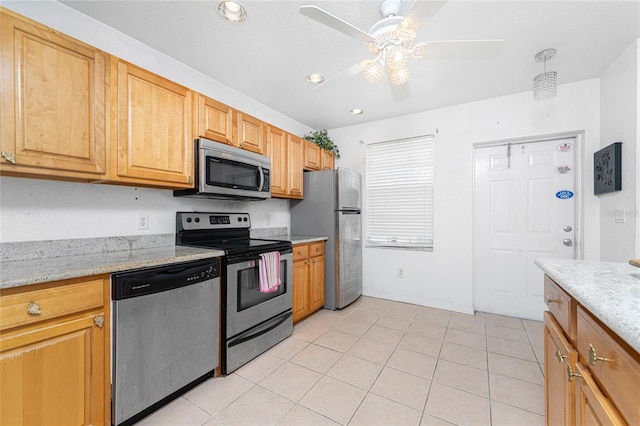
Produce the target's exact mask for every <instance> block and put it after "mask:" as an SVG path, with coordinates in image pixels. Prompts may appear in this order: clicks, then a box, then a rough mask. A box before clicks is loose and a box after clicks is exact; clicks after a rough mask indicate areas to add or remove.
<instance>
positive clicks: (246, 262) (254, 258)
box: [227, 248, 293, 269]
mask: <svg viewBox="0 0 640 426" xmlns="http://www.w3.org/2000/svg"><path fill="white" fill-rule="evenodd" d="M277 251H279V252H280V259H281V260H287V259H289V257H291V256H292V255H291V253H293V250H292V249H290V248H288V249H284V250H277ZM259 260H260V254H259V253H256V254H254V253H251V254H240V255H234V256H227V265H228V266H231V265H238V264H239V263H242V264H243V265H242V266H241V267H240V268H239V269H245V268H253V267H255V266H257V265H258V263H257V262H258V261H259Z"/></svg>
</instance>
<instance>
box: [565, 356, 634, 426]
mask: <svg viewBox="0 0 640 426" xmlns="http://www.w3.org/2000/svg"><path fill="white" fill-rule="evenodd" d="M575 373H576V374H578V375H579V377H576V380H577V385H576V424H577V425H580V426H583V425H624V424H627V423H626V422H625V421H624V420H623V419H622V417H620V415H619V414H618V412H617V411H616V409H615V408H614V406H613V405H612V404H611V402H610V401H609V400H608V399H607V397H606V396H604V395H603V394H602V392H601V391H600V389H598V385H597V384H596V382H595V381H594V380H593V377H592V376H591V373H589V370H588V369H587V368H586V367H585V366H583V365H582V364H580V363H578V364H576V368H575ZM636 396H637V395H636Z"/></svg>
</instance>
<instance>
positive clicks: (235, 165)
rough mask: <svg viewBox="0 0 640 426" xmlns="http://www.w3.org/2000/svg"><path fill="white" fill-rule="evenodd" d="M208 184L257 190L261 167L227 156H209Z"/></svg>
mask: <svg viewBox="0 0 640 426" xmlns="http://www.w3.org/2000/svg"><path fill="white" fill-rule="evenodd" d="M206 179H207V185H210V186H221V187H225V188H236V189H246V190H251V191H257V190H258V189H259V188H260V168H259V167H258V166H253V165H250V164H245V163H240V162H238V161H233V160H228V159H225V158H217V157H207V175H206Z"/></svg>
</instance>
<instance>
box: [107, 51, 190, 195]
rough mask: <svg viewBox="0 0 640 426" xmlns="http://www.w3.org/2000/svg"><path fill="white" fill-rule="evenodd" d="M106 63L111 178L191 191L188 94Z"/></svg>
mask: <svg viewBox="0 0 640 426" xmlns="http://www.w3.org/2000/svg"><path fill="white" fill-rule="evenodd" d="M111 62H112V71H111V72H112V76H111V77H112V99H113V108H114V110H115V112H114V114H113V115H114V116H115V120H116V121H115V123H114V132H115V137H116V147H117V149H116V150H114V151H112V155H113V157H112V166H111V167H112V173H113V176H112V178H114V179H115V180H118V181H121V182H127V183H144V184H146V185H150V186H161V187H172V188H180V187H190V186H192V182H193V146H194V143H193V139H192V131H191V123H192V118H191V113H192V109H191V98H192V92H191V91H190V90H189V89H187V88H185V87H183V86H180V85H179V84H176V83H174V82H172V81H169V80H167V79H165V78H162V77H160V76H158V75H155V74H153V73H151V72H149V71H146V70H144V69H142V68H138V67H136V66H135V65H132V64H129V63H127V62H125V61H122V60H119V59H117V58H112V60H111Z"/></svg>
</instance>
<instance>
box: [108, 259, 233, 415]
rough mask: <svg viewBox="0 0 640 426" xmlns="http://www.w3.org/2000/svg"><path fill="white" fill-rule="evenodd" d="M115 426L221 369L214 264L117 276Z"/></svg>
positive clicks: (217, 264)
mask: <svg viewBox="0 0 640 426" xmlns="http://www.w3.org/2000/svg"><path fill="white" fill-rule="evenodd" d="M112 299H113V339H112V341H113V349H112V351H113V352H112V354H113V356H112V367H113V371H112V386H111V411H112V413H111V414H112V417H111V422H112V424H114V425H129V424H133V423H134V422H136V421H138V420H139V419H141V418H142V417H144V416H146V415H148V414H150V413H151V412H153V411H154V410H156V409H157V408H159V407H160V406H162V405H164V404H166V403H167V402H169V401H171V400H172V399H174V398H176V397H177V396H179V395H180V394H182V393H184V392H185V391H186V390H188V389H190V388H191V387H193V386H195V385H196V384H198V383H200V382H202V381H204V380H206V379H207V378H208V377H210V376H212V375H213V372H214V370H215V369H216V367H218V364H219V360H218V348H219V338H218V330H219V312H220V261H219V260H218V259H217V258H212V259H205V260H199V261H193V262H187V263H178V264H171V265H167V266H163V267H156V268H147V269H139V270H135V271H128V272H124V273H118V274H113V275H112Z"/></svg>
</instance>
